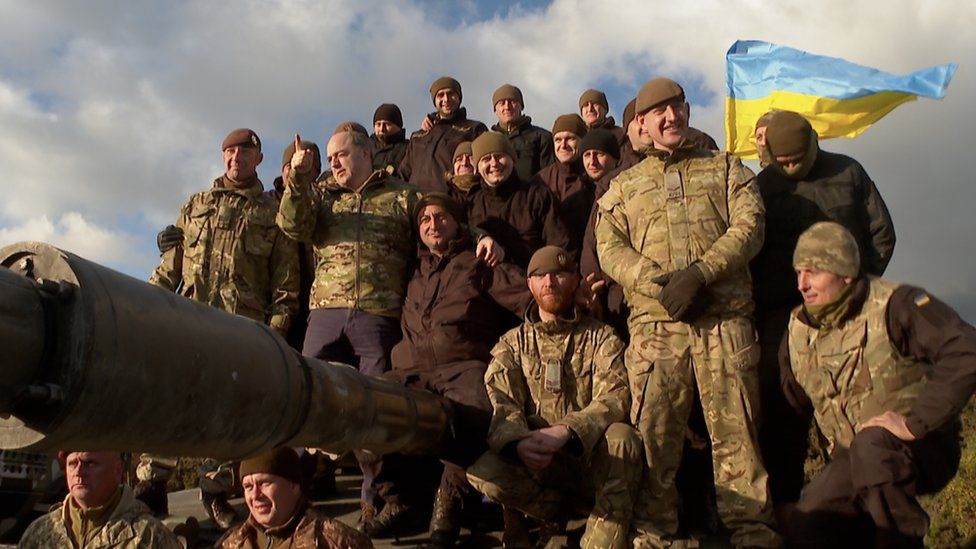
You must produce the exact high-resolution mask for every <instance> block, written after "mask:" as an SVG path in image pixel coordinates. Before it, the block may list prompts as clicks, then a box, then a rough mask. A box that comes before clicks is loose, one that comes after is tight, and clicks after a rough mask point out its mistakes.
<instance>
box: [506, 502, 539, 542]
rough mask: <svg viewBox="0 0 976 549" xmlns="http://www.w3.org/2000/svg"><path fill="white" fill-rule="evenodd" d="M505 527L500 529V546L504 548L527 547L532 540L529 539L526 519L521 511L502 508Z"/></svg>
mask: <svg viewBox="0 0 976 549" xmlns="http://www.w3.org/2000/svg"><path fill="white" fill-rule="evenodd" d="M502 513H503V514H502V517H503V520H504V522H505V529H504V530H503V531H502V547H504V548H505V549H529V548H531V547H532V540H531V539H529V525H528V521H527V520H526V518H525V515H523V514H522V513H521V512H519V511H516V510H515V509H509V508H508V507H503V508H502Z"/></svg>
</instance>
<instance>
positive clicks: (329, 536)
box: [214, 507, 373, 549]
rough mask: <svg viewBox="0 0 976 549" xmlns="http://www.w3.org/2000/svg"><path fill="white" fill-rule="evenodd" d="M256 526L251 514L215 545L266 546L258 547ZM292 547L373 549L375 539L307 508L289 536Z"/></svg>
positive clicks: (234, 548) (253, 548)
mask: <svg viewBox="0 0 976 549" xmlns="http://www.w3.org/2000/svg"><path fill="white" fill-rule="evenodd" d="M257 528H258V527H257V526H256V525H255V524H254V522H253V521H252V520H251V518H250V517H248V519H247V520H246V521H244V522H243V523H241V524H240V525H238V526H235V527H234V528H232V529H230V530H228V531H227V533H225V534H224V535H223V537H221V538H220V540H219V541H217V543H216V544H215V545H214V547H218V548H220V549H264V548H263V547H258V543H257ZM287 541H288V544H287V545H285V546H286V547H290V548H293V549H313V548H329V549H372V547H373V542H372V541H370V540H369V538H368V537H366V536H365V535H364V534H362V533H360V532H357V531H356V530H355V529H353V528H350V527H349V526H346V525H345V524H343V523H341V522H339V521H337V520H334V519H330V518H329V517H327V516H325V515H324V514H323V513H322V512H321V511H319V510H317V509H315V508H313V507H307V508H306V509H305V513H304V515H302V518H301V520H300V521H299V522H298V525H297V526H295V529H294V531H293V532H292V533H291V536H289V537H288V539H287Z"/></svg>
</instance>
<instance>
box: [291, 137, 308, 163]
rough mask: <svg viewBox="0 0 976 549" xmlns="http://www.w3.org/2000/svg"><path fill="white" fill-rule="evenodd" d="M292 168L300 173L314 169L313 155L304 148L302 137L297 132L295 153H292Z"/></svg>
mask: <svg viewBox="0 0 976 549" xmlns="http://www.w3.org/2000/svg"><path fill="white" fill-rule="evenodd" d="M291 169H293V170H295V171H296V172H298V173H308V172H310V171H312V155H311V154H309V152H308V151H306V150H305V149H303V148H302V138H301V137H299V135H298V134H297V133H296V134H295V153H294V154H292V155H291Z"/></svg>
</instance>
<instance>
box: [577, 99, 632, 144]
mask: <svg viewBox="0 0 976 549" xmlns="http://www.w3.org/2000/svg"><path fill="white" fill-rule="evenodd" d="M609 112H610V103H608V102H607V94H605V93H603V92H602V91H600V90H595V89H593V88H590V89H588V90H586V91H585V92H583V93H582V95H580V98H579V114H580V117H581V118H582V119H583V121H584V122H585V123H586V129H588V130H593V129H596V128H603V129H605V130H608V131H610V132H611V133H613V136H614V137H615V138H617V143H618V144H623V142H624V139H625V138H626V137H627V135H626V133H625V132H624V129H623V128H621V127H620V126H618V125H617V124H616V122H615V121H614V119H613V117H612V116H607V114H608V113H609ZM580 137H582V136H580Z"/></svg>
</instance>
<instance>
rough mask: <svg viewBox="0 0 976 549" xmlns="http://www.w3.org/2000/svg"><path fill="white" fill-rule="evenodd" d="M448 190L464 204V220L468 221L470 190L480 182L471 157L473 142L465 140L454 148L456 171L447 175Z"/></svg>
mask: <svg viewBox="0 0 976 549" xmlns="http://www.w3.org/2000/svg"><path fill="white" fill-rule="evenodd" d="M444 178H445V179H446V180H447V192H448V194H450V195H451V197H453V198H454V199H455V200H457V201H458V202H460V203H462V204H464V207H463V210H464V211H463V212H462V216H463V217H462V221H464V222H467V217H468V216H467V211H466V210H467V202H468V191H470V190H471V189H472V188H473V187H474V184H475V183H477V182H478V172H477V169H476V168H475V165H474V160H472V158H471V142H470V141H463V142H461V143H458V146H457V147H455V148H454V171H453V172H451V173H449V174H447V175H445V177H444Z"/></svg>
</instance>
